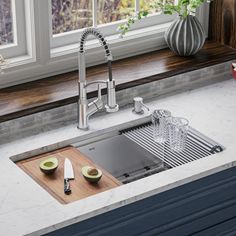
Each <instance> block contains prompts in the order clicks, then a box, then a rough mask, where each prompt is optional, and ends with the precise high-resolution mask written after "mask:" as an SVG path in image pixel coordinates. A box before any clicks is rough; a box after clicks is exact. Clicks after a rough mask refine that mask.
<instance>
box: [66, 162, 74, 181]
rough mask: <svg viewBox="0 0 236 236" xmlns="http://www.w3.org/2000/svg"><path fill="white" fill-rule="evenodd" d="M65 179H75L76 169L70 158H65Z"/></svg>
mask: <svg viewBox="0 0 236 236" xmlns="http://www.w3.org/2000/svg"><path fill="white" fill-rule="evenodd" d="M64 179H74V170H73V167H72V164H71V161H70V160H69V159H68V158H66V159H65V163H64Z"/></svg>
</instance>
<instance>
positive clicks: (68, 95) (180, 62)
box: [0, 41, 236, 122]
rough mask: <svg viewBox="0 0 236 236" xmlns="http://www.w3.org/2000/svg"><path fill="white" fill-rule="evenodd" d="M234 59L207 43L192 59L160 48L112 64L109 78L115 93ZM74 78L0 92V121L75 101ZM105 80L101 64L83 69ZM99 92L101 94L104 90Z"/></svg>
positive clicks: (233, 54)
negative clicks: (114, 82) (111, 75)
mask: <svg viewBox="0 0 236 236" xmlns="http://www.w3.org/2000/svg"><path fill="white" fill-rule="evenodd" d="M235 58H236V50H235V49H233V48H230V47H227V46H222V45H220V44H219V43H216V42H211V41H207V42H206V43H205V46H204V47H203V49H202V50H201V51H200V52H199V53H198V54H196V55H195V56H192V57H179V56H176V55H174V54H173V53H172V52H171V51H170V50H169V49H163V50H159V51H154V52H151V53H146V54H142V55H139V56H134V57H130V58H126V59H121V60H117V61H114V62H113V78H114V79H115V80H116V84H117V90H122V89H126V88H130V87H134V86H137V85H140V84H144V83H149V82H152V81H154V80H160V79H164V78H167V77H170V76H174V75H177V74H181V73H185V72H189V71H193V70H197V69H201V68H203V67H208V66H212V65H216V64H219V63H223V62H225V61H230V60H233V59H235ZM77 78H78V75H77V71H73V72H69V73H65V74H61V75H56V76H52V77H49V78H45V79H41V80H38V81H33V82H29V83H25V84H21V85H16V86H12V87H8V88H4V89H1V90H0V122H4V121H7V120H11V119H15V118H19V117H22V116H25V115H29V114H32V113H35V112H40V111H44V110H47V109H51V108H55V107H59V106H62V105H66V104H70V103H73V102H75V101H76V97H77V95H78V94H77V93H78V92H77V91H78V90H77ZM105 78H107V68H106V65H105V64H103V65H98V66H93V67H90V68H88V69H87V79H88V80H90V81H94V80H99V79H105ZM102 92H103V93H105V90H103V91H102ZM96 95H97V93H96V92H95V91H94V88H92V89H91V90H90V91H89V93H88V97H94V96H96Z"/></svg>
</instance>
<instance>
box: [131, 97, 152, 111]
mask: <svg viewBox="0 0 236 236" xmlns="http://www.w3.org/2000/svg"><path fill="white" fill-rule="evenodd" d="M133 102H134V109H133V112H134V113H136V114H143V113H144V111H143V109H142V108H143V107H144V108H146V109H147V110H148V111H149V108H148V107H147V106H146V105H145V104H144V103H143V98H142V97H134V98H133Z"/></svg>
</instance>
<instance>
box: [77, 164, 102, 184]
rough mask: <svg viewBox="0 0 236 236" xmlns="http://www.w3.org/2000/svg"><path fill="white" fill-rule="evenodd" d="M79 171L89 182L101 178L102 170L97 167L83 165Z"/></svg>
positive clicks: (94, 181)
mask: <svg viewBox="0 0 236 236" xmlns="http://www.w3.org/2000/svg"><path fill="white" fill-rule="evenodd" d="M81 171H82V174H83V176H84V178H85V179H86V180H87V181H88V182H90V183H97V182H98V181H99V180H100V179H101V178H102V171H101V170H99V169H97V168H94V167H91V166H84V167H82V169H81Z"/></svg>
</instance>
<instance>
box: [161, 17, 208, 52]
mask: <svg viewBox="0 0 236 236" xmlns="http://www.w3.org/2000/svg"><path fill="white" fill-rule="evenodd" d="M205 38H206V36H205V33H204V30H203V28H202V25H201V23H200V22H199V20H198V19H197V18H196V17H195V16H191V15H189V16H187V17H186V18H182V17H178V18H177V20H175V21H174V22H173V24H172V25H171V26H170V27H169V28H168V29H167V31H166V33H165V40H166V43H167V45H168V46H169V48H170V49H171V50H172V51H173V52H174V53H176V54H178V55H180V56H190V55H194V54H196V53H197V52H198V51H199V50H200V49H201V48H202V46H203V44H204V42H205Z"/></svg>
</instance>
